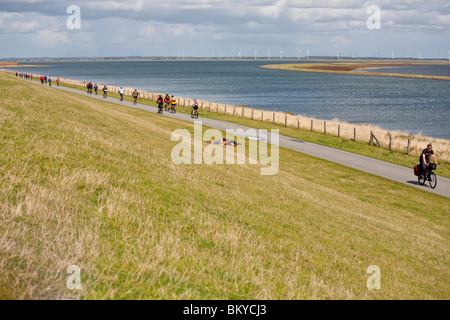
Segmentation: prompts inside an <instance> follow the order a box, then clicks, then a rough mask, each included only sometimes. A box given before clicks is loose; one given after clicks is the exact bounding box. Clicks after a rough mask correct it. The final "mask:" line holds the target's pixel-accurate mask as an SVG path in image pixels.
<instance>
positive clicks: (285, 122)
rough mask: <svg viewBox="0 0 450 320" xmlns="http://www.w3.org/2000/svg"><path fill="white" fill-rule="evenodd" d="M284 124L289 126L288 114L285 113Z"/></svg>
mask: <svg viewBox="0 0 450 320" xmlns="http://www.w3.org/2000/svg"><path fill="white" fill-rule="evenodd" d="M284 126H285V127H287V114H285V115H284Z"/></svg>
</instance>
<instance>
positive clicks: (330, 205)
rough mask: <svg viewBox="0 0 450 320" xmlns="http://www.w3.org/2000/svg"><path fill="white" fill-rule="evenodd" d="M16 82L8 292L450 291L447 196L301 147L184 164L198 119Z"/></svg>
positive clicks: (9, 125)
mask: <svg viewBox="0 0 450 320" xmlns="http://www.w3.org/2000/svg"><path fill="white" fill-rule="evenodd" d="M0 86H1V88H2V90H1V92H0V101H1V104H0V125H1V130H0V198H1V201H0V234H2V237H1V238H0V298H2V299H60V298H68V299H448V298H449V291H448V288H449V284H450V283H449V279H450V277H449V275H450V259H449V253H450V252H449V245H448V243H449V240H450V239H449V238H450V237H449V231H448V230H450V228H449V227H450V225H449V219H448V212H449V211H450V203H449V201H448V199H447V198H444V197H441V196H437V195H434V194H432V193H428V192H424V191H423V190H420V189H416V188H413V187H409V186H405V185H403V184H400V183H396V182H392V181H388V180H386V179H382V178H379V177H376V176H372V175H369V174H365V173H362V172H359V171H355V170H353V169H350V168H346V167H343V166H340V165H338V164H334V163H330V162H327V161H324V160H320V159H314V158H311V157H309V156H305V155H302V154H300V153H297V152H293V151H290V150H285V149H281V150H280V170H279V172H278V174H277V175H274V176H261V175H260V166H259V165H212V166H208V165H178V166H177V165H174V164H173V163H172V162H171V158H170V154H171V151H172V148H173V147H174V146H175V145H176V144H177V142H172V141H171V139H170V138H171V133H172V132H173V130H176V129H179V128H186V129H188V130H190V131H191V132H193V126H192V124H190V123H186V122H182V121H179V120H175V119H170V118H166V117H160V116H157V115H155V114H151V113H148V112H144V111H140V110H135V109H132V108H126V107H122V106H119V105H116V104H112V103H109V102H107V101H96V100H93V99H90V98H87V97H82V96H79V95H76V94H72V93H66V92H62V91H58V90H55V89H53V88H48V87H40V86H35V85H33V84H30V83H27V82H25V81H22V80H18V79H15V77H14V76H10V75H6V74H4V73H0ZM17 92H21V93H22V95H21V97H20V99H18V98H17V95H16V93H17ZM206 145H207V144H206V143H205V144H204V146H206ZM305 164H307V165H305ZM70 265H78V266H79V267H80V268H81V283H82V286H83V288H82V290H69V289H68V288H67V287H66V281H67V278H68V274H67V272H66V270H67V267H68V266H70ZM371 265H377V266H379V267H380V269H381V289H380V290H374V291H370V290H368V288H367V287H366V281H367V279H368V278H369V276H370V275H369V274H367V273H366V270H367V268H368V267H369V266H371Z"/></svg>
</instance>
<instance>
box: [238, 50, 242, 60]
mask: <svg viewBox="0 0 450 320" xmlns="http://www.w3.org/2000/svg"><path fill="white" fill-rule="evenodd" d="M241 57H242V51H241V50H239V59H241Z"/></svg>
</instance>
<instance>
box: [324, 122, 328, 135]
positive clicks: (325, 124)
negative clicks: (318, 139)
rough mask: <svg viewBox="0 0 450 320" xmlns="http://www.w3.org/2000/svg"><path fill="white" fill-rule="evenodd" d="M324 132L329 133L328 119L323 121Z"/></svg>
mask: <svg viewBox="0 0 450 320" xmlns="http://www.w3.org/2000/svg"><path fill="white" fill-rule="evenodd" d="M323 133H324V134H327V122H326V121H324V122H323Z"/></svg>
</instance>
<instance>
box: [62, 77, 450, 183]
mask: <svg viewBox="0 0 450 320" xmlns="http://www.w3.org/2000/svg"><path fill="white" fill-rule="evenodd" d="M62 86H66V87H70V88H74V89H78V90H83V91H85V89H84V88H81V87H79V86H73V85H67V84H62ZM99 94H102V93H100V92H99ZM108 97H111V98H116V99H119V94H114V93H111V92H109V93H108ZM124 100H126V101H133V99H132V98H131V97H130V96H124ZM139 103H141V104H146V105H150V106H154V107H156V103H155V102H154V101H150V100H146V99H139ZM177 112H180V113H185V114H189V113H190V112H191V108H185V107H181V106H178V107H177ZM199 116H200V117H203V118H210V119H216V120H222V121H229V122H233V123H238V124H241V125H244V126H248V127H252V128H256V129H278V130H280V134H282V135H285V136H288V137H293V138H296V139H300V140H304V141H308V142H312V143H317V144H320V145H323V146H327V147H332V148H335V149H339V150H344V151H348V152H352V153H356V154H360V155H363V156H367V157H371V158H374V159H378V160H382V161H387V162H391V163H395V164H398V165H401V166H405V167H408V168H411V173H412V172H413V171H412V170H413V169H412V168H413V167H414V166H415V165H416V164H417V163H418V162H419V161H418V156H417V155H407V154H406V153H404V152H399V151H389V150H387V149H382V148H378V147H376V146H370V145H369V143H361V142H354V141H352V140H349V139H345V138H338V137H337V136H333V135H325V134H323V133H320V132H311V131H309V130H306V129H301V130H298V129H296V128H292V127H284V126H283V125H279V124H273V123H271V122H268V121H264V122H262V121H258V120H251V119H248V118H247V119H246V118H240V117H233V116H231V115H225V114H222V113H215V112H207V111H203V110H199ZM427 142H428V141H426V142H424V148H425V146H426V144H427ZM435 152H436V156H437V159H438V162H439V167H438V169H437V170H436V173H437V174H438V175H440V176H443V177H447V178H450V163H448V162H445V161H442V159H441V155H442V153H441V152H440V150H439V149H435ZM412 178H414V177H412Z"/></svg>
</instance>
